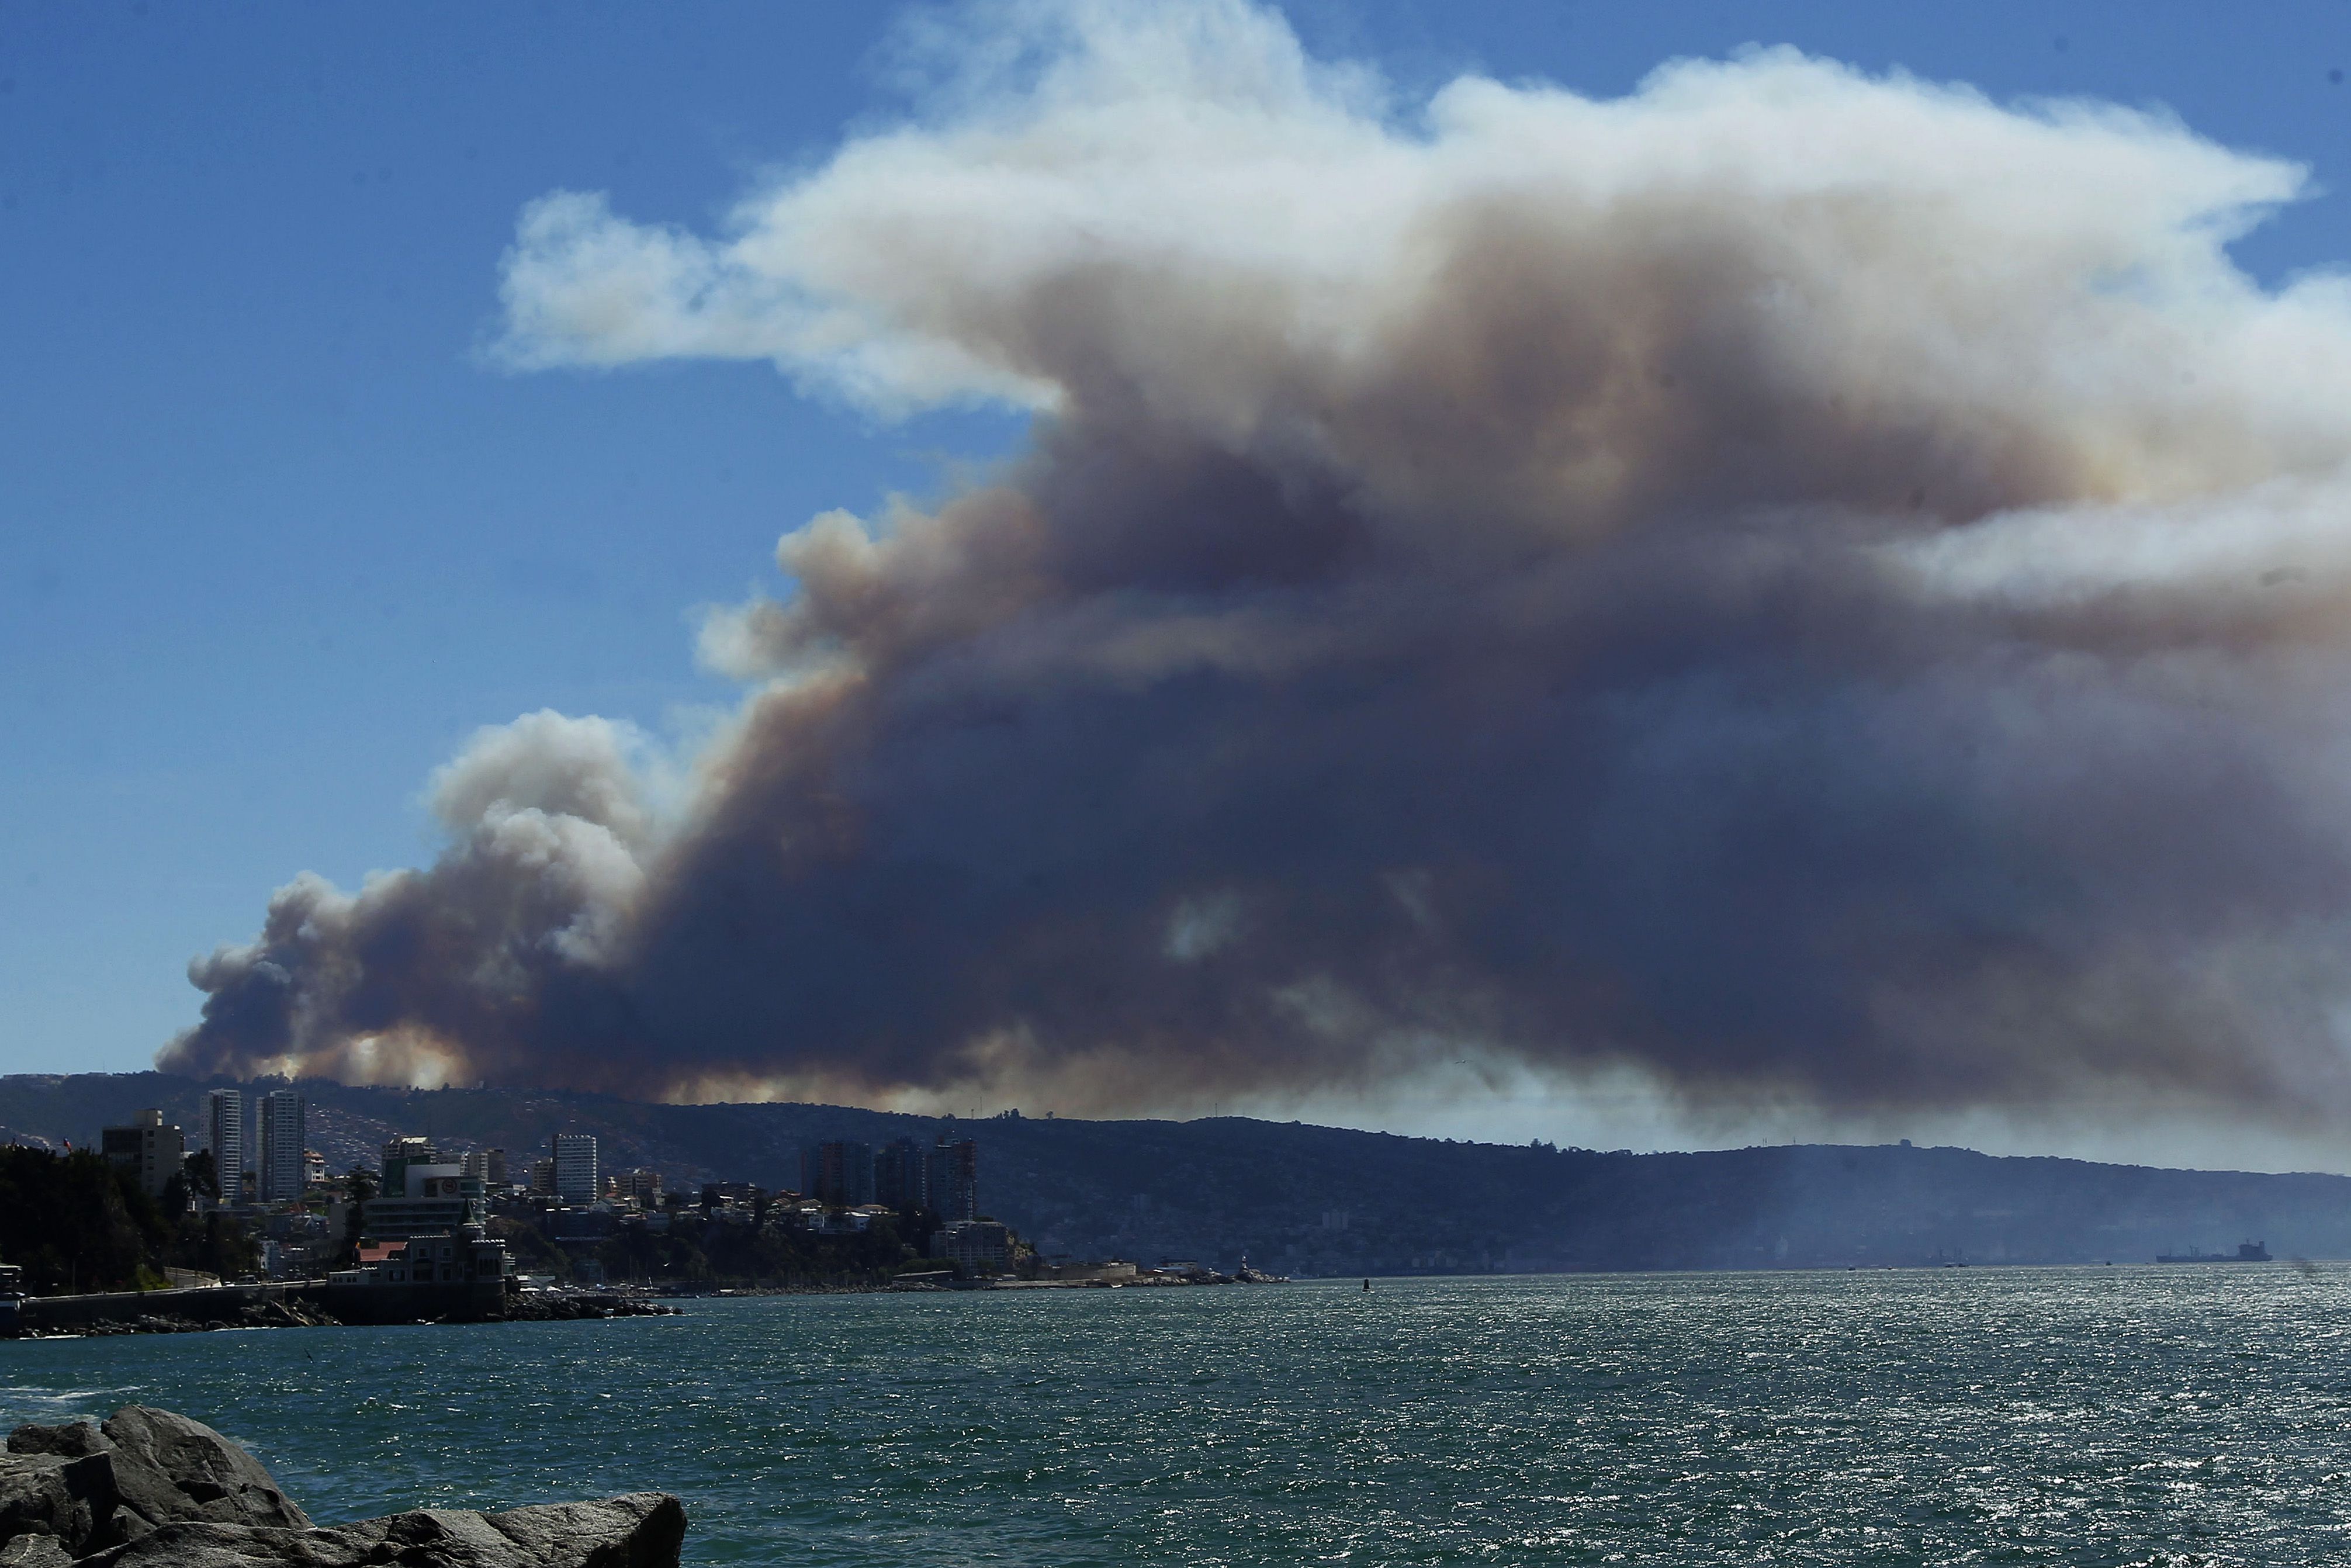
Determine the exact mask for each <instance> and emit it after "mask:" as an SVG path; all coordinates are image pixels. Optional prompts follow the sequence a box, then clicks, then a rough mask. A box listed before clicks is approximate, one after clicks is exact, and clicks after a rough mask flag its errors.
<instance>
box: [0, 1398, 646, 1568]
mask: <svg viewBox="0 0 2351 1568" xmlns="http://www.w3.org/2000/svg"><path fill="white" fill-rule="evenodd" d="M684 1539H685V1510H684V1506H683V1505H682V1504H680V1503H679V1501H678V1500H677V1499H675V1498H674V1497H669V1496H666V1495H664V1494H663V1493H661V1492H632V1493H630V1494H629V1495H627V1496H625V1497H616V1498H606V1499H604V1500H601V1501H597V1502H567V1503H551V1504H547V1505H544V1506H540V1507H537V1508H518V1509H513V1510H510V1511H507V1512H505V1513H478V1512H475V1511H469V1510H444V1509H425V1510H420V1511H415V1512H413V1513H395V1514H389V1515H386V1516H385V1517H383V1518H381V1519H368V1520H361V1521H358V1522H357V1523H353V1524H344V1525H337V1526H333V1527H330V1528H326V1529H320V1528H317V1527H314V1526H313V1525H312V1524H311V1522H310V1519H309V1516H308V1514H306V1513H304V1512H303V1511H302V1510H301V1507H300V1506H299V1505H298V1504H297V1503H296V1502H295V1501H294V1500H292V1499H291V1498H288V1497H287V1495H286V1494H285V1493H284V1492H283V1491H281V1490H278V1487H277V1482H276V1481H275V1480H274V1479H271V1477H270V1474H269V1472H268V1471H267V1470H266V1469H263V1468H262V1466H261V1464H260V1462H259V1461H258V1460H256V1458H254V1457H253V1456H252V1455H250V1454H248V1453H246V1451H245V1450H244V1449H243V1448H239V1447H237V1446H236V1445H235V1443H232V1442H230V1441H229V1440H228V1439H227V1438H226V1437H222V1436H221V1435H220V1434H219V1433H218V1432H215V1431H214V1430H213V1429H212V1428H211V1427H207V1426H205V1425H204V1423H203V1422H201V1421H192V1420H190V1419H189V1418H188V1417H186V1416H178V1415H174V1414H172V1412H171V1411H168V1410H157V1409H153V1408H151V1407H149V1406H141V1405H133V1406H128V1407H127V1408H125V1409H122V1410H119V1411H117V1412H115V1414H114V1415H113V1416H111V1417H110V1419H108V1420H107V1421H106V1422H105V1423H104V1424H103V1425H99V1424H95V1423H92V1422H89V1421H80V1422H74V1423H70V1424H68V1425H65V1426H58V1427H40V1426H26V1427H17V1428H16V1431H14V1432H12V1433H10V1434H9V1436H8V1451H7V1453H6V1454H5V1455H0V1568H65V1565H67V1564H82V1565H88V1568H117V1565H120V1568H245V1565H246V1564H254V1565H264V1564H267V1565H277V1568H360V1564H369V1565H374V1564H380V1563H399V1564H402V1565H404V1568H676V1565H677V1561H678V1553H679V1550H680V1548H681V1546H682V1545H683V1543H684Z"/></svg>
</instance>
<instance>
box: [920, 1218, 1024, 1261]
mask: <svg viewBox="0 0 2351 1568" xmlns="http://www.w3.org/2000/svg"><path fill="white" fill-rule="evenodd" d="M931 1256H933V1257H934V1258H944V1259H946V1260H948V1261H949V1262H951V1263H954V1264H956V1266H957V1267H959V1268H965V1269H977V1268H982V1267H993V1268H998V1269H1001V1268H1003V1267H1005V1266H1006V1265H1008V1264H1009V1263H1010V1262H1011V1261H1012V1232H1011V1231H1010V1230H1009V1229H1008V1228H1006V1227H1004V1226H1002V1225H999V1224H998V1223H997V1222H996V1221H995V1220H993V1219H960V1220H956V1221H955V1222H954V1223H953V1224H950V1225H946V1226H943V1227H941V1228H940V1229H939V1233H938V1235H937V1236H936V1237H935V1238H933V1239H932V1241H931Z"/></svg>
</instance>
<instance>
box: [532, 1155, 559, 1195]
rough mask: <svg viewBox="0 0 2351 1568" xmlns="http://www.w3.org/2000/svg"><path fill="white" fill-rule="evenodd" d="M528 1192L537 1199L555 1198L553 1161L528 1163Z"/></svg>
mask: <svg viewBox="0 0 2351 1568" xmlns="http://www.w3.org/2000/svg"><path fill="white" fill-rule="evenodd" d="M530 1190H531V1192H532V1194H533V1195H534V1196H536V1197H554V1196H555V1162H554V1161H553V1160H533V1161H531V1162H530Z"/></svg>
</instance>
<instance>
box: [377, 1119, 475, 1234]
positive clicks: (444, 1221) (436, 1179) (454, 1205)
mask: <svg viewBox="0 0 2351 1568" xmlns="http://www.w3.org/2000/svg"><path fill="white" fill-rule="evenodd" d="M420 1141H421V1140H420ZM385 1163H386V1164H387V1165H389V1166H392V1167H393V1168H395V1169H397V1170H398V1171H399V1173H400V1184H401V1185H400V1186H396V1187H395V1186H392V1181H391V1179H390V1178H389V1177H387V1178H386V1179H385V1181H384V1187H383V1191H382V1193H381V1195H380V1196H378V1197H371V1198H370V1199H368V1200H367V1202H365V1203H363V1204H361V1205H360V1232H361V1234H363V1235H365V1236H367V1237H368V1238H369V1239H371V1240H376V1241H398V1240H403V1239H406V1238H409V1237H412V1236H427V1235H432V1234H434V1233H435V1232H438V1231H444V1230H447V1231H454V1230H457V1229H459V1228H462V1227H465V1226H467V1225H479V1224H481V1223H482V1221H483V1220H484V1218H486V1214H487V1208H488V1206H487V1204H486V1201H485V1199H484V1197H483V1193H482V1184H481V1183H480V1182H479V1181H477V1180H475V1178H473V1177H472V1176H467V1175H465V1167H464V1166H461V1165H458V1164H457V1163H456V1162H455V1161H443V1162H440V1163H436V1164H434V1165H419V1164H415V1163H413V1160H410V1159H407V1158H402V1159H393V1160H387V1161H386V1162H385Z"/></svg>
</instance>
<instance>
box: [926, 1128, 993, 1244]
mask: <svg viewBox="0 0 2351 1568" xmlns="http://www.w3.org/2000/svg"><path fill="white" fill-rule="evenodd" d="M923 1187H924V1191H925V1196H926V1197H928V1198H929V1200H930V1207H932V1208H933V1209H934V1210H935V1211H936V1212H937V1214H938V1217H939V1218H941V1219H944V1220H946V1222H947V1223H948V1224H950V1225H953V1224H955V1223H956V1222H957V1221H959V1220H967V1219H977V1218H979V1145H977V1144H976V1143H974V1142H972V1141H971V1140H970V1139H969V1138H952V1139H951V1138H949V1137H948V1136H947V1135H946V1134H945V1133H942V1134H939V1141H938V1142H937V1143H936V1144H935V1145H933V1146H932V1147H931V1148H930V1150H929V1151H928V1152H927V1153H926V1154H925V1155H924V1159H923Z"/></svg>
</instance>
